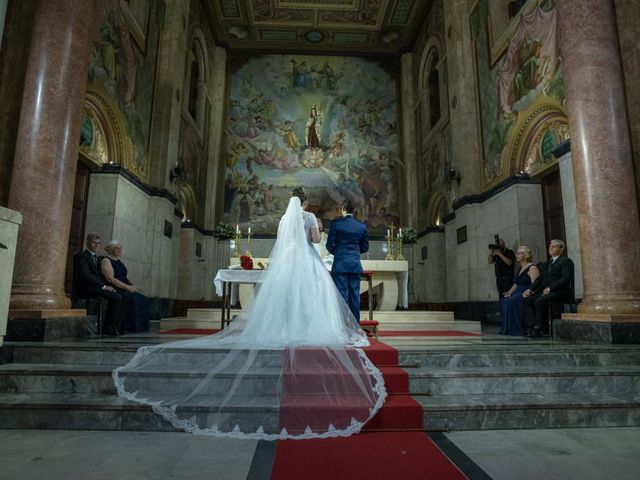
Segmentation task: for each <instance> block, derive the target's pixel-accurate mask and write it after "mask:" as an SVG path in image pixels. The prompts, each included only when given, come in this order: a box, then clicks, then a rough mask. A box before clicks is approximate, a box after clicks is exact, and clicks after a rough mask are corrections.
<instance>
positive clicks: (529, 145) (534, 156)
mask: <svg viewBox="0 0 640 480" xmlns="http://www.w3.org/2000/svg"><path fill="white" fill-rule="evenodd" d="M514 132H516V133H515V134H514V135H513V136H512V137H511V139H510V141H509V142H508V143H507V146H506V147H505V150H504V155H503V159H505V160H504V161H506V162H508V165H509V169H508V171H507V172H505V174H506V176H508V175H511V174H513V173H520V172H526V173H527V174H529V175H530V176H533V175H537V174H538V173H540V172H541V171H543V170H546V169H547V168H549V167H550V166H551V165H553V164H554V162H555V160H554V158H553V157H552V156H550V155H548V151H547V150H549V149H552V147H555V146H557V145H559V144H561V143H562V142H564V141H565V140H568V139H569V125H568V120H567V115H566V113H565V111H564V108H563V107H562V105H561V104H560V102H558V101H557V100H555V99H552V98H549V97H543V98H542V99H541V100H539V101H536V102H534V103H533V104H532V105H531V106H530V107H529V108H527V109H526V110H524V111H523V112H520V113H519V114H518V119H517V121H516V125H515V128H514ZM551 137H552V138H551ZM550 140H553V145H550V143H549V141H550ZM503 170H504V169H503Z"/></svg>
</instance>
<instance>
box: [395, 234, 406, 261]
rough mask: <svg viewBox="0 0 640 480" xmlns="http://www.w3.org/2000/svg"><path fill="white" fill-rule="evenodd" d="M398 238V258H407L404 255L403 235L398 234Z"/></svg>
mask: <svg viewBox="0 0 640 480" xmlns="http://www.w3.org/2000/svg"><path fill="white" fill-rule="evenodd" d="M396 240H397V242H398V246H397V248H398V255H397V256H396V260H406V258H404V257H403V256H402V237H401V236H398V238H397V239H396Z"/></svg>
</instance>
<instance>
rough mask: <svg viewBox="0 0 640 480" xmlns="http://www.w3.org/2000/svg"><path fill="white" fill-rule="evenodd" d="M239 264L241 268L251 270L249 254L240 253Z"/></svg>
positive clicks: (251, 261) (251, 262)
mask: <svg viewBox="0 0 640 480" xmlns="http://www.w3.org/2000/svg"><path fill="white" fill-rule="evenodd" d="M240 266H241V267H242V269H243V270H253V259H252V258H251V257H250V256H249V255H241V256H240Z"/></svg>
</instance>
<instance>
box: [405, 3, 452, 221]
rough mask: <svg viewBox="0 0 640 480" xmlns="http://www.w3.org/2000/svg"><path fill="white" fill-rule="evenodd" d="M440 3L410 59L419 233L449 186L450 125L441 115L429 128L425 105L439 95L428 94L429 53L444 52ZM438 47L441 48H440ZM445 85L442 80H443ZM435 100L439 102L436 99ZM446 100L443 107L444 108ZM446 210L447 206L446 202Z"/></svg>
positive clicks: (442, 71)
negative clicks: (412, 63) (414, 100)
mask: <svg viewBox="0 0 640 480" xmlns="http://www.w3.org/2000/svg"><path fill="white" fill-rule="evenodd" d="M444 24H445V22H444V3H443V1H442V0H435V1H434V2H433V4H432V6H431V9H430V10H429V16H428V17H427V22H426V24H425V25H424V27H423V29H422V31H421V32H420V35H419V37H418V38H417V40H416V47H415V51H414V58H416V59H419V61H420V63H419V68H418V65H416V68H414V73H413V75H414V79H413V81H414V86H415V91H416V92H417V93H416V98H417V99H419V102H420V103H419V104H417V105H416V108H415V110H414V125H415V129H416V155H417V164H416V176H417V179H416V181H417V186H418V189H417V192H418V205H419V206H420V207H419V208H418V209H417V212H416V219H417V225H416V227H417V228H418V229H419V230H422V229H425V228H427V227H429V226H431V225H432V224H435V220H434V219H431V218H429V212H430V211H431V210H432V208H433V203H434V201H438V200H439V199H440V198H446V199H448V200H449V199H450V197H451V185H450V182H448V165H449V162H450V160H451V158H452V154H451V135H450V132H449V130H450V124H449V122H448V121H447V117H448V112H447V111H446V110H445V111H443V112H442V115H441V117H442V118H443V120H442V121H436V125H431V118H430V109H429V103H430V101H433V100H434V99H435V98H437V97H439V95H437V96H434V95H433V92H430V91H429V79H428V75H429V67H430V65H429V58H430V56H433V50H434V49H435V50H437V56H440V57H442V56H444V54H445V52H444V51H439V50H438V48H437V47H438V46H440V47H441V45H442V44H443V43H444V42H443V39H444V36H445V32H444ZM441 48H442V47H441ZM446 70H447V67H446V61H445V60H443V61H442V63H441V64H440V69H439V72H440V74H441V75H446ZM444 84H446V77H445V79H444ZM436 101H438V102H439V101H440V99H439V98H437V100H436ZM446 103H447V102H446V101H445V102H444V104H445V105H446ZM446 207H450V202H448V203H447V205H446Z"/></svg>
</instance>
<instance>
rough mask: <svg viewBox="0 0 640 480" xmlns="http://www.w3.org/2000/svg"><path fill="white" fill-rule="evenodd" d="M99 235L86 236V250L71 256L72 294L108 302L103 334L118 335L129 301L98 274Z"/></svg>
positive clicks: (90, 234)
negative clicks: (101, 298) (98, 298)
mask: <svg viewBox="0 0 640 480" xmlns="http://www.w3.org/2000/svg"><path fill="white" fill-rule="evenodd" d="M100 243H101V241H100V235H98V234H97V233H89V234H87V239H86V246H87V249H86V250H83V251H81V252H78V253H76V254H75V255H74V256H73V293H74V297H77V298H93V297H103V298H106V299H107V300H108V304H107V313H106V316H105V327H104V333H106V334H107V335H119V334H120V326H121V325H122V321H123V320H124V316H125V314H126V312H127V307H128V306H129V301H128V300H127V299H126V298H123V297H122V295H120V294H119V293H118V292H116V290H115V289H114V288H113V287H111V286H109V285H107V284H106V282H105V280H104V278H103V277H102V273H101V272H100V266H99V258H98V253H97V252H98V249H99V248H100Z"/></svg>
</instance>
